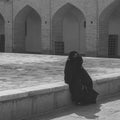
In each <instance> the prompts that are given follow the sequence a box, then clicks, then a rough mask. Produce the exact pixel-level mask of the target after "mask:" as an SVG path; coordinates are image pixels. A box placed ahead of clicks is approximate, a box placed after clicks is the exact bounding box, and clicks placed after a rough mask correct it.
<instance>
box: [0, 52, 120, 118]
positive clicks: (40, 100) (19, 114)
mask: <svg viewBox="0 0 120 120" xmlns="http://www.w3.org/2000/svg"><path fill="white" fill-rule="evenodd" d="M0 56H1V57H0V81H1V84H0V85H1V86H2V85H3V83H4V85H6V87H5V86H4V87H3V89H1V91H0V111H1V112H0V120H23V119H25V120H26V119H28V120H30V119H31V118H32V117H35V116H39V115H42V114H45V113H48V112H50V111H54V110H56V109H60V108H63V107H66V106H70V105H71V99H70V93H69V89H68V86H67V85H66V84H64V82H63V75H64V74H63V70H64V65H65V61H66V59H67V56H51V55H31V54H29V55H27V54H13V53H10V54H8V53H1V54H0ZM83 59H84V67H85V68H86V69H87V70H88V72H89V73H90V75H91V77H92V79H93V83H94V88H95V89H96V91H97V92H99V93H100V95H99V97H98V101H99V100H100V99H102V98H103V97H105V96H108V95H111V94H115V93H119V92H120V74H119V73H120V60H119V59H108V58H87V57H85V58H83ZM3 78H4V79H3ZM34 81H36V82H35V84H32V83H34ZM1 88H2V87H1ZM4 88H5V89H4Z"/></svg>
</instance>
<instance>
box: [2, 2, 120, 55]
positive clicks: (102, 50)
mask: <svg viewBox="0 0 120 120" xmlns="http://www.w3.org/2000/svg"><path fill="white" fill-rule="evenodd" d="M73 50H75V51H78V52H79V53H80V54H81V55H83V56H97V57H120V0H0V52H13V53H40V54H56V55H65V54H68V53H69V52H70V51H73Z"/></svg>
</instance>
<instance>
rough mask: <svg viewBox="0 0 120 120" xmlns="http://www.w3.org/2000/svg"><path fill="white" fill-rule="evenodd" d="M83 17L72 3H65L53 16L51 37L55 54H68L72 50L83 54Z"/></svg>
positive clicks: (84, 32)
mask: <svg viewBox="0 0 120 120" xmlns="http://www.w3.org/2000/svg"><path fill="white" fill-rule="evenodd" d="M85 27H86V26H85V17H84V14H83V13H82V11H81V10H79V9H78V8H77V7H75V6H73V5H72V4H69V3H67V4H65V5H64V6H63V7H61V8H60V9H59V10H58V11H57V12H56V13H55V14H54V16H53V19H52V38H53V49H54V52H55V54H68V53H69V52H70V51H72V50H76V51H78V52H79V53H80V54H85V44H86V43H85V36H86V35H85V34H86V31H85Z"/></svg>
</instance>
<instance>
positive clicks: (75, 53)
mask: <svg viewBox="0 0 120 120" xmlns="http://www.w3.org/2000/svg"><path fill="white" fill-rule="evenodd" d="M78 56H79V53H78V52H76V51H71V52H70V53H69V55H68V59H69V60H72V59H74V58H77V57H78Z"/></svg>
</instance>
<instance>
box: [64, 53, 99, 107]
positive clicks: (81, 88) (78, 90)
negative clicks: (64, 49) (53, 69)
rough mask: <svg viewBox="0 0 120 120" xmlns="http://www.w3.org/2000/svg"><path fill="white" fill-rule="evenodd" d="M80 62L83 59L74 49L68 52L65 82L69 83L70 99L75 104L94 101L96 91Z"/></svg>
mask: <svg viewBox="0 0 120 120" xmlns="http://www.w3.org/2000/svg"><path fill="white" fill-rule="evenodd" d="M82 63H83V59H82V57H81V56H80V55H79V54H78V53H77V52H76V51H72V52H70V54H69V56H68V59H67V61H66V65H65V70H64V80H65V83H67V84H68V85H69V90H70V93H71V98H72V101H73V102H75V103H76V104H82V105H86V104H91V103H96V98H97V95H98V93H97V92H96V91H95V90H94V89H93V82H92V79H91V77H90V76H89V74H88V73H87V71H86V70H85V69H84V68H83V66H82Z"/></svg>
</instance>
